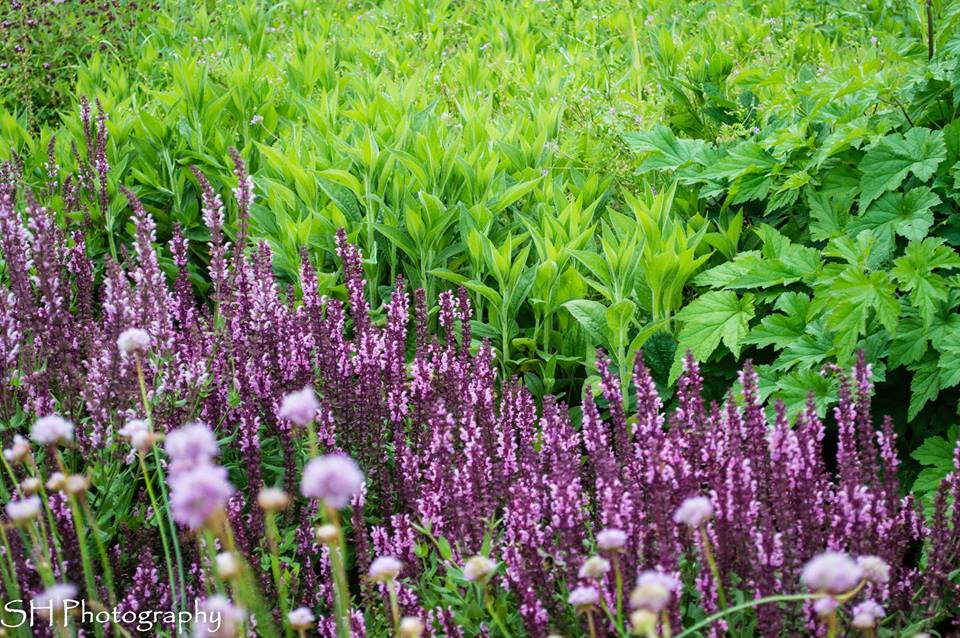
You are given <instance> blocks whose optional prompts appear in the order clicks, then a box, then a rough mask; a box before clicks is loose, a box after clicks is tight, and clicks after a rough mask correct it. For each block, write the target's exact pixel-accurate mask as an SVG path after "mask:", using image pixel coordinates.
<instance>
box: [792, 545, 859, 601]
mask: <svg viewBox="0 0 960 638" xmlns="http://www.w3.org/2000/svg"><path fill="white" fill-rule="evenodd" d="M861 578H863V568H862V567H860V566H859V565H857V564H856V563H855V562H854V561H853V559H852V558H850V556H848V555H847V554H845V553H843V552H823V553H822V554H819V555H817V556H815V557H814V558H813V559H811V560H810V561H809V562H808V563H807V564H806V565H805V566H804V568H803V573H802V574H801V575H800V579H801V580H802V581H803V582H804V584H805V585H806V586H807V587H809V588H810V590H811V591H824V592H829V593H831V594H842V593H844V592H848V591H850V590H851V589H853V588H854V587H856V586H857V584H858V583H859V582H860V579H861Z"/></svg>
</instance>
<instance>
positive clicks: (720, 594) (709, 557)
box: [698, 525, 727, 611]
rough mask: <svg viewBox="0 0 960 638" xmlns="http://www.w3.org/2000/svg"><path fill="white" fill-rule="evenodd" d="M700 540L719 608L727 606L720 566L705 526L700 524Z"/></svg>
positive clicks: (722, 608)
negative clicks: (715, 588) (718, 600)
mask: <svg viewBox="0 0 960 638" xmlns="http://www.w3.org/2000/svg"><path fill="white" fill-rule="evenodd" d="M698 529H699V530H700V541H701V548H702V549H703V558H704V560H706V561H707V565H708V566H709V567H710V575H711V576H713V582H714V584H715V585H716V586H717V598H719V599H720V610H721V611H722V610H724V609H726V608H727V595H726V594H725V593H724V591H723V581H722V580H720V568H719V567H718V566H717V560H716V558H714V556H713V547H712V546H711V545H710V537H709V536H708V535H707V528H706V527H705V526H703V525H701V526H700V527H699V528H698Z"/></svg>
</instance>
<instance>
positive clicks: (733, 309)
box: [670, 290, 754, 383]
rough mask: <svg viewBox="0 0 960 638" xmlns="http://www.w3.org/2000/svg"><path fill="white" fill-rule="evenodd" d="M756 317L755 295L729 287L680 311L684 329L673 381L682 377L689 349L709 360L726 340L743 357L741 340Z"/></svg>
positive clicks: (678, 314)
mask: <svg viewBox="0 0 960 638" xmlns="http://www.w3.org/2000/svg"><path fill="white" fill-rule="evenodd" d="M753 316H754V307H753V295H752V294H749V293H748V294H745V295H744V296H743V297H742V298H741V297H737V295H736V293H733V292H730V291H728V290H723V291H719V290H718V291H712V292H708V293H705V294H703V295H701V296H700V297H699V298H698V299H696V300H694V301H693V302H692V303H690V304H688V305H687V306H686V307H685V308H684V309H683V310H681V311H680V312H679V313H677V320H678V321H680V322H683V329H682V330H681V331H680V336H679V339H678V341H679V344H678V347H677V356H676V358H675V360H674V364H673V368H672V369H671V371H670V382H671V383H673V381H674V380H675V379H676V378H677V377H678V376H679V374H680V370H681V368H682V363H683V357H684V356H685V353H686V351H687V350H690V351H691V352H692V353H693V356H694V357H695V358H696V359H698V360H699V361H706V360H707V358H708V357H709V356H710V355H711V354H713V351H714V350H716V348H717V346H718V345H720V342H721V341H722V342H723V344H724V345H725V346H727V348H729V350H730V351H731V352H732V353H733V354H734V356H740V342H741V341H742V340H743V339H744V337H746V335H747V330H748V327H749V322H750V320H751V319H753Z"/></svg>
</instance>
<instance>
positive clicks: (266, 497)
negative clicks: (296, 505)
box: [257, 487, 290, 513]
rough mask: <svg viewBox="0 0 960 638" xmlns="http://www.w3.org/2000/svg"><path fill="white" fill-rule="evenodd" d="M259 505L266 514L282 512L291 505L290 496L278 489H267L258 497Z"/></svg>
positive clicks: (261, 491)
mask: <svg viewBox="0 0 960 638" xmlns="http://www.w3.org/2000/svg"><path fill="white" fill-rule="evenodd" d="M257 505H259V506H260V509H262V510H263V511H264V512H273V513H276V512H282V511H283V510H285V509H286V508H287V506H288V505H290V495H289V494H287V493H286V492H284V491H283V490H281V489H280V488H277V487H265V488H264V489H262V490H260V493H259V494H258V495H257Z"/></svg>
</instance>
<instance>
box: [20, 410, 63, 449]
mask: <svg viewBox="0 0 960 638" xmlns="http://www.w3.org/2000/svg"><path fill="white" fill-rule="evenodd" d="M30 438H31V439H33V440H34V442H35V443H39V444H40V445H56V444H58V443H69V442H70V441H72V440H73V423H70V421H67V420H66V419H64V418H63V417H61V416H57V415H56V414H51V415H50V416H45V417H41V418H39V419H37V420H36V421H35V422H34V424H33V427H32V428H30Z"/></svg>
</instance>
